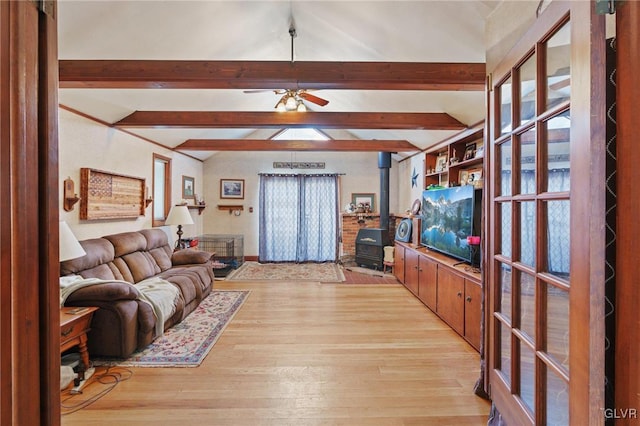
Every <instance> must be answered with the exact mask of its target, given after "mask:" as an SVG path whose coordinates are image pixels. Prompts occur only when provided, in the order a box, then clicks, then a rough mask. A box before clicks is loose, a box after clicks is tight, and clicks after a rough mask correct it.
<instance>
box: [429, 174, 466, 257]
mask: <svg viewBox="0 0 640 426" xmlns="http://www.w3.org/2000/svg"><path fill="white" fill-rule="evenodd" d="M474 191H475V188H474V187H473V186H472V185H464V186H455V187H451V188H442V189H430V190H425V191H423V193H422V223H421V229H420V244H422V245H423V246H426V247H428V248H430V249H433V250H437V251H440V252H442V253H445V254H448V255H450V256H453V257H456V258H458V259H461V260H465V261H468V262H470V261H471V251H470V250H469V244H468V243H467V237H468V236H470V235H473V234H472V231H473V222H474V216H473V210H474V209H473V208H474Z"/></svg>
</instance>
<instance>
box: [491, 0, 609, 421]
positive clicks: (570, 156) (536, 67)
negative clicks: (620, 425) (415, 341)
mask: <svg viewBox="0 0 640 426" xmlns="http://www.w3.org/2000/svg"><path fill="white" fill-rule="evenodd" d="M575 3H585V2H575ZM587 6H588V3H587ZM559 9H560V7H556V8H555V12H554V13H555V15H554V16H555V17H554V18H553V19H549V20H548V24H547V25H546V26H545V25H542V24H541V23H540V22H537V23H536V24H538V25H536V26H535V28H533V29H532V30H531V31H530V32H529V34H527V35H526V36H525V37H523V40H527V41H526V42H523V43H520V44H519V45H518V46H517V47H518V49H516V50H517V51H519V52H520V53H519V55H518V56H517V57H516V56H514V57H512V58H511V57H510V58H509V59H508V60H507V61H506V64H505V63H502V64H501V66H499V67H498V69H497V70H495V71H496V73H492V78H493V87H492V88H491V89H492V90H491V92H490V93H491V94H490V96H491V102H490V105H491V108H490V115H491V116H490V118H489V123H490V126H491V132H490V142H491V153H490V156H489V162H488V168H489V172H490V185H489V188H488V189H489V191H490V199H489V201H488V208H489V211H490V214H489V220H488V235H489V240H490V243H489V245H488V247H489V251H490V254H491V256H490V261H489V263H488V270H489V272H488V282H489V286H490V287H489V288H490V293H489V299H490V300H489V309H490V316H489V333H490V342H489V369H490V372H489V382H490V386H491V396H492V399H493V401H494V403H495V404H496V407H497V408H498V410H499V411H500V412H501V413H502V414H503V416H504V417H505V419H506V420H507V424H522V425H526V424H531V425H570V424H590V423H589V421H588V420H587V422H586V423H581V420H578V419H579V418H584V419H588V418H590V416H591V415H590V414H588V412H589V408H588V406H589V404H590V403H593V402H594V401H593V398H592V396H590V395H589V394H588V392H587V394H586V396H585V394H584V393H581V392H579V391H576V389H577V385H578V384H579V383H582V382H586V383H587V388H588V387H589V386H594V384H593V383H592V382H593V379H594V378H599V377H601V376H602V373H601V370H602V368H603V365H593V364H591V365H590V360H591V359H593V358H594V355H595V358H598V356H599V351H600V349H598V347H600V348H601V347H602V346H601V342H597V343H594V342H593V341H590V339H593V338H595V339H597V333H598V331H597V330H595V331H594V332H593V333H592V332H591V331H590V328H589V327H590V326H589V324H590V321H591V319H592V318H593V313H592V312H591V310H592V309H593V310H596V309H598V303H597V301H591V302H589V301H587V304H586V305H584V298H585V297H587V298H588V297H589V293H591V292H592V290H593V287H597V286H598V283H597V282H593V281H592V279H593V275H591V273H592V272H593V271H594V270H595V269H597V268H596V267H592V266H590V264H589V262H590V261H591V260H592V259H588V258H584V257H583V256H581V255H579V253H581V251H582V250H585V247H580V246H579V245H580V244H583V243H580V241H581V240H582V239H583V238H584V235H585V234H588V233H589V232H590V229H589V220H588V219H586V220H585V218H588V217H591V216H589V212H588V211H587V210H588V209H585V208H584V207H583V205H584V202H585V200H586V199H585V197H591V196H593V192H592V191H593V185H594V184H593V182H590V179H592V178H593V177H594V176H592V175H585V174H584V170H585V168H588V167H590V166H589V165H588V164H587V163H589V161H587V160H586V159H585V158H582V157H583V155H582V154H578V155H576V153H580V152H585V151H586V152H588V153H589V154H587V155H586V156H584V157H587V158H589V157H590V156H591V155H592V154H593V153H594V152H595V151H593V150H592V139H591V138H590V137H589V135H590V134H591V133H588V134H587V137H585V135H584V134H583V133H582V130H581V126H582V127H586V128H587V129H590V128H591V126H593V125H594V124H593V123H591V122H590V117H589V116H588V115H587V116H586V117H585V110H584V108H583V103H586V104H590V102H591V101H590V100H589V99H587V100H586V101H585V100H583V99H584V96H580V98H581V99H580V100H579V101H575V98H577V97H578V96H577V95H576V90H577V87H576V84H575V81H576V80H580V79H581V77H582V76H581V73H582V72H583V68H582V67H585V68H584V72H585V73H587V75H588V73H589V71H590V69H591V59H590V57H589V56H587V57H586V58H583V57H581V58H580V59H578V60H577V61H576V59H575V58H576V55H575V54H574V53H573V52H574V51H575V49H576V48H577V45H576V44H575V40H576V38H577V37H579V35H577V33H578V32H579V30H578V29H575V28H572V26H573V25H572V18H571V17H573V14H572V13H569V12H570V11H569V6H568V4H567V6H565V9H566V10H565V11H564V12H562V11H559ZM542 27H544V28H542ZM587 27H588V26H587ZM588 36H589V37H590V36H591V35H588ZM603 42H604V40H603ZM525 43H529V45H526V44H525ZM577 67H579V68H577ZM580 84H581V85H582V84H584V82H581V83H580ZM603 84H604V82H603ZM576 104H577V105H578V107H576ZM587 111H589V110H588V109H587ZM578 135H580V137H578ZM603 143H604V141H603ZM574 157H578V158H574ZM595 177H596V178H597V175H596V176H595ZM589 185H591V188H590V187H589ZM597 186H598V185H596V187H597ZM601 195H602V196H603V197H604V193H603V194H601ZM592 207H596V209H595V210H592V212H591V214H593V215H604V211H602V212H599V211H597V205H595V206H592ZM591 244H593V245H597V244H598V242H597V241H594V240H590V241H588V242H587V244H586V245H587V247H586V249H587V250H588V249H589V247H591V246H590V245H591ZM602 267H604V262H603V263H602ZM585 269H586V270H587V271H589V272H587V273H586V274H585ZM576 271H579V272H577V273H576ZM585 277H586V279H587V282H584V279H585ZM602 284H603V283H602ZM602 303H604V298H603V299H602ZM600 307H601V308H602V309H604V307H603V306H602V305H601V306H600ZM600 326H602V327H603V326H604V325H603V324H602V325H601V324H597V327H600ZM582 333H585V335H581V334H582ZM581 340H583V341H581ZM603 340H604V339H603ZM584 346H586V347H588V348H589V349H588V350H587V351H586V353H581V352H582V351H583V347H584ZM602 356H603V351H602ZM574 382H575V383H574ZM601 385H602V386H603V387H604V384H603V383H602V384H601ZM596 393H597V392H596ZM596 399H597V398H596ZM598 403H600V402H598ZM581 410H584V411H585V413H587V414H586V415H585V417H581V416H582V414H578V413H580V411H581ZM594 418H595V417H591V419H592V420H593V419H594ZM576 421H577V423H576Z"/></svg>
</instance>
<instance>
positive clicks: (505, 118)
mask: <svg viewBox="0 0 640 426" xmlns="http://www.w3.org/2000/svg"><path fill="white" fill-rule="evenodd" d="M511 87H512V83H511V77H509V78H508V79H507V80H506V81H505V82H504V83H502V85H501V86H500V112H499V114H500V129H498V133H499V135H505V134H507V133H509V132H511V129H512V128H513V125H512V121H513V119H512V117H511V99H512V95H511Z"/></svg>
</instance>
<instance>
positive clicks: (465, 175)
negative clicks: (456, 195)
mask: <svg viewBox="0 0 640 426" xmlns="http://www.w3.org/2000/svg"><path fill="white" fill-rule="evenodd" d="M458 182H459V183H460V186H464V185H466V184H467V183H469V171H468V170H460V173H458Z"/></svg>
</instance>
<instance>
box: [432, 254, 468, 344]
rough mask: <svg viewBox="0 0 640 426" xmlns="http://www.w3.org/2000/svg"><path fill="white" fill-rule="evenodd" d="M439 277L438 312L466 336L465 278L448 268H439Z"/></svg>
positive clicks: (452, 326) (451, 325)
mask: <svg viewBox="0 0 640 426" xmlns="http://www.w3.org/2000/svg"><path fill="white" fill-rule="evenodd" d="M437 275H438V288H437V303H436V306H437V309H436V312H437V313H438V315H440V317H441V318H442V319H443V320H445V321H446V322H447V324H449V326H450V327H451V328H453V329H454V330H455V331H457V332H458V333H459V334H460V335H461V336H464V278H463V277H462V276H460V275H458V274H456V273H454V272H452V271H451V270H449V269H448V268H446V267H442V268H438V274H437Z"/></svg>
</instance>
